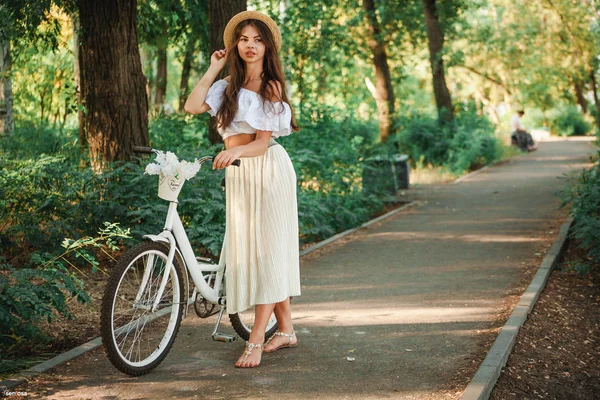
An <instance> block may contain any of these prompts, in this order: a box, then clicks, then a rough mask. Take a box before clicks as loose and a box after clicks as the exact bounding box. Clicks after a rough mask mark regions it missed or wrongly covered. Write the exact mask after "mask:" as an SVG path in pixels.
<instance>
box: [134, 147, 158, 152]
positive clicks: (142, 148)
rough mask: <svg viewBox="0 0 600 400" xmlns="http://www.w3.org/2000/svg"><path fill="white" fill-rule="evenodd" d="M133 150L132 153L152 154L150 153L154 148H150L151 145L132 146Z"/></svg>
mask: <svg viewBox="0 0 600 400" xmlns="http://www.w3.org/2000/svg"><path fill="white" fill-rule="evenodd" d="M133 152H134V153H144V154H152V153H154V150H153V149H152V147H146V146H133Z"/></svg>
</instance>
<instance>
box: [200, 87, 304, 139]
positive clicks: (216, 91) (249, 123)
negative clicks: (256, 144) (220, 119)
mask: <svg viewBox="0 0 600 400" xmlns="http://www.w3.org/2000/svg"><path fill="white" fill-rule="evenodd" d="M228 84H229V82H227V81H226V80H225V79H221V80H220V81H216V82H215V83H213V85H212V86H211V87H210V89H208V93H206V99H205V100H204V102H205V103H206V104H208V105H209V106H210V110H208V113H209V114H210V115H211V116H213V117H214V116H216V115H217V111H219V108H220V107H221V104H222V103H223V95H224V94H225V88H227V85H228ZM264 103H265V106H264V107H263V103H262V101H261V97H260V95H259V94H258V93H256V92H254V91H252V90H248V89H244V88H241V90H240V92H239V94H238V110H237V113H236V114H235V117H234V118H233V121H232V122H231V125H229V126H228V127H218V131H219V133H220V134H221V136H222V137H223V139H226V138H228V137H230V136H233V135H239V134H241V133H256V131H257V130H261V131H271V132H273V134H272V138H274V139H276V138H278V137H281V136H288V135H290V134H291V133H292V110H291V109H290V106H289V104H287V103H286V102H284V101H279V102H272V101H270V100H265V102H264Z"/></svg>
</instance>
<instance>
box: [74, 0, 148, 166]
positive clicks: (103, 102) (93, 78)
mask: <svg viewBox="0 0 600 400" xmlns="http://www.w3.org/2000/svg"><path fill="white" fill-rule="evenodd" d="M136 3H137V2H136V0H105V1H102V2H99V1H96V0H80V1H79V18H80V23H81V39H80V40H81V49H80V53H79V61H80V68H81V85H82V91H81V97H82V99H83V102H84V105H85V107H86V113H85V117H84V129H85V131H86V134H87V138H88V142H89V146H90V155H91V157H92V162H93V165H94V167H95V168H96V169H99V168H102V166H103V162H104V161H113V160H126V159H129V158H130V157H131V156H132V155H133V146H134V145H142V146H147V145H148V144H149V138H148V101H147V98H146V91H145V85H146V78H145V77H144V75H143V73H142V65H141V62H140V53H139V50H138V41H137V28H136Z"/></svg>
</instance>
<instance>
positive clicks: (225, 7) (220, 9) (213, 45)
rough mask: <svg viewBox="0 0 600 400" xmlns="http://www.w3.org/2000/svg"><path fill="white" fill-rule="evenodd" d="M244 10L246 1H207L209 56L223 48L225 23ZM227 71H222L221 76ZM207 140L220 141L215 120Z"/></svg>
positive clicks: (210, 126)
mask: <svg viewBox="0 0 600 400" xmlns="http://www.w3.org/2000/svg"><path fill="white" fill-rule="evenodd" d="M244 10H246V0H226V1H221V0H208V20H209V21H210V32H209V33H210V51H209V54H208V55H209V56H210V55H211V54H212V53H213V52H215V51H217V50H220V49H222V48H223V46H224V44H223V32H224V31H225V26H226V25H227V22H229V20H230V19H231V18H232V17H233V16H234V15H235V14H237V13H239V12H242V11H244ZM226 73H227V71H225V70H223V71H222V72H221V75H222V76H223V75H225V74H226ZM209 124H210V125H209V130H208V139H209V140H210V142H211V143H213V144H214V143H219V142H221V141H222V139H221V135H219V132H218V131H217V123H216V121H215V118H211V119H210V122H209Z"/></svg>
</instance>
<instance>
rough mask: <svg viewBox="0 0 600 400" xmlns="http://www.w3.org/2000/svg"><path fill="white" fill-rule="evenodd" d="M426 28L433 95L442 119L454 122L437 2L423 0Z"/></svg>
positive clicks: (434, 0)
mask: <svg viewBox="0 0 600 400" xmlns="http://www.w3.org/2000/svg"><path fill="white" fill-rule="evenodd" d="M423 11H424V15H425V27H426V28H427V38H428V44H429V62H430V64H431V74H432V76H433V93H434V95H435V103H436V106H437V109H438V113H439V116H440V119H444V120H452V117H453V112H454V110H453V108H452V98H451V97H450V92H449V91H448V86H447V85H446V76H445V72H444V59H443V54H444V32H443V30H442V27H441V25H440V21H439V18H438V12H437V6H436V0H423ZM444 110H445V111H444Z"/></svg>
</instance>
